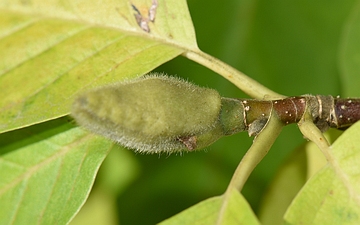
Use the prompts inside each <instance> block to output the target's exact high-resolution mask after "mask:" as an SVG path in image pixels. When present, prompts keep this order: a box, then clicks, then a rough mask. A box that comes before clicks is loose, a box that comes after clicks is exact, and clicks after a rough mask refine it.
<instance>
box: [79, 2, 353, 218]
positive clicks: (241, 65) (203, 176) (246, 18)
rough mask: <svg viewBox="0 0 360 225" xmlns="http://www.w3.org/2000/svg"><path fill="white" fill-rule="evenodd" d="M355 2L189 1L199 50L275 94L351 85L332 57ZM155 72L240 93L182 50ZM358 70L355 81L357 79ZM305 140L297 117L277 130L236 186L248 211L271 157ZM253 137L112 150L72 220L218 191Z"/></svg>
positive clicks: (134, 212) (170, 206)
mask: <svg viewBox="0 0 360 225" xmlns="http://www.w3.org/2000/svg"><path fill="white" fill-rule="evenodd" d="M357 2H358V1H354V0H345V1H340V0H330V1H329V0H326V1H325V0H318V1H310V0H294V1H281V0H270V1H269V0H266V1H261V0H259V1H255V0H226V1H218V0H207V1H200V0H188V5H189V10H190V13H191V16H192V18H193V23H194V26H195V30H196V34H197V41H198V45H199V47H200V49H202V50H203V51H205V52H207V53H209V54H211V55H213V56H215V57H217V58H219V59H220V60H222V61H224V62H226V63H228V64H230V65H231V66H233V67H235V68H237V69H238V70H240V71H242V72H244V73H246V74H247V75H249V76H250V77H252V78H254V79H256V80H257V81H259V82H260V83H262V84H263V85H265V86H267V87H268V88H270V89H272V90H274V91H276V92H278V93H281V94H284V95H288V96H293V95H302V94H324V95H329V94H330V95H334V96H336V95H341V94H342V93H345V92H346V93H354V92H348V91H346V90H345V89H346V85H344V83H343V74H342V73H341V65H340V60H339V58H340V54H341V51H342V49H341V46H342V44H341V43H342V39H343V38H344V30H345V28H346V23H347V21H348V19H349V17H350V14H351V13H352V11H354V7H355V6H356V5H359V4H357ZM156 71H159V72H165V73H167V74H171V75H176V76H181V77H184V78H186V79H188V80H190V81H193V82H195V83H196V84H199V85H201V86H205V87H210V88H214V89H216V90H218V91H219V92H220V93H221V95H222V96H226V97H235V98H245V97H247V96H245V95H244V94H243V93H242V92H241V90H238V89H237V88H236V87H235V86H234V85H232V84H231V83H230V82H228V81H227V80H225V79H224V78H222V77H221V76H219V75H217V74H215V73H213V72H212V71H210V70H208V69H206V68H204V67H202V66H201V65H198V64H196V63H194V62H192V61H189V60H187V59H186V58H184V57H178V58H176V59H174V60H172V61H170V62H168V63H166V64H164V65H162V66H161V67H159V68H157V69H156ZM358 77H359V78H358V79H357V80H354V82H358V83H359V82H360V76H358ZM357 93H358V92H357ZM304 142H305V140H304V139H303V137H302V134H301V133H300V132H299V131H298V129H297V127H296V125H291V126H288V127H286V128H284V130H283V131H282V134H281V135H280V137H279V138H278V140H277V141H276V142H275V144H274V146H273V147H272V149H271V151H270V152H269V154H268V155H267V156H266V157H265V159H264V160H263V161H262V162H261V163H260V164H259V166H258V167H257V168H256V169H255V171H254V172H253V174H252V175H251V177H250V179H249V180H248V182H247V184H246V185H245V187H244V190H243V192H242V193H243V195H244V196H245V198H246V199H247V200H248V201H249V203H250V205H251V206H252V208H253V210H254V211H255V212H257V210H258V208H259V203H260V201H261V198H262V196H263V195H264V192H265V191H266V188H267V185H268V184H269V182H270V181H271V179H272V178H273V176H274V175H275V173H276V170H277V168H278V167H279V165H280V164H281V163H282V162H284V160H285V159H286V157H287V156H289V154H290V153H291V152H292V151H293V150H294V149H295V148H296V147H297V146H299V145H300V144H301V143H304ZM251 143H252V138H249V137H248V135H247V133H240V134H237V135H233V136H230V137H226V138H222V139H221V140H219V141H218V142H216V143H215V144H213V145H212V146H210V147H208V148H207V149H205V151H199V152H195V153H185V154H182V155H170V156H168V155H160V156H159V155H141V154H135V153H133V152H132V151H128V150H125V149H114V150H113V151H112V152H111V153H110V155H109V157H107V159H106V161H105V162H104V164H103V166H102V168H101V171H100V173H99V176H98V179H97V181H96V184H95V186H94V191H93V194H92V196H91V197H90V199H89V203H88V206H85V207H84V209H83V210H82V211H83V212H81V213H80V215H79V217H78V218H76V219H75V221H74V224H75V223H76V222H77V221H81V217H82V216H83V215H85V212H86V210H88V209H90V208H91V206H90V205H91V202H96V204H95V203H94V204H95V205H97V208H98V209H97V210H98V211H101V209H99V208H102V209H103V211H106V213H107V214H106V213H105V214H106V216H105V217H106V220H107V224H117V223H121V224H143V225H145V224H155V223H157V222H160V221H162V220H164V219H166V218H168V217H171V216H172V215H174V214H176V213H178V212H180V211H181V210H184V209H186V208H188V207H190V206H192V205H194V204H196V203H198V202H200V201H202V200H204V199H207V198H209V197H212V196H216V195H221V194H222V193H223V192H224V191H225V189H226V187H227V185H228V183H229V181H230V179H231V176H232V174H233V172H234V170H235V168H236V166H237V165H238V163H239V162H240V160H241V158H242V156H243V155H244V154H245V152H246V151H247V149H248V148H249V147H250V145H251ZM96 196H102V197H99V198H97V197H96ZM104 196H107V197H108V198H109V201H108V202H106V201H104V199H107V198H106V197H104ZM114 197H116V201H115V200H114ZM96 199H102V200H101V201H103V203H101V202H100V200H99V201H96ZM109 202H111V204H112V205H113V206H116V207H117V209H116V210H115V211H114V209H113V208H112V209H108V208H107V207H108V206H109ZM102 204H103V206H102ZM111 204H110V205H111ZM82 214H83V215H82ZM99 214H101V213H100V212H99ZM85 217H86V216H85ZM87 217H88V218H89V216H87ZM94 221H95V220H94V219H93V220H92V222H94ZM93 224H94V223H93ZM102 224H106V223H105V222H104V221H103V222H102Z"/></svg>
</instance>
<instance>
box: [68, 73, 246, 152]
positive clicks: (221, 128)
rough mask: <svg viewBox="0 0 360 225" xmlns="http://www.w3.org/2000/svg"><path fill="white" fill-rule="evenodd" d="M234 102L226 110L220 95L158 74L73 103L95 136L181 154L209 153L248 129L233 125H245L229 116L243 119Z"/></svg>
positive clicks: (78, 119)
mask: <svg viewBox="0 0 360 225" xmlns="http://www.w3.org/2000/svg"><path fill="white" fill-rule="evenodd" d="M229 102H231V101H230V100H226V101H225V102H224V103H223V104H224V105H225V106H226V107H225V108H226V110H222V99H221V97H220V96H219V94H218V93H217V92H216V91H215V90H212V89H208V88H201V87H198V86H196V85H194V84H191V83H189V82H186V81H184V80H181V79H179V78H173V77H166V76H156V75H155V76H154V75H152V76H144V77H142V78H138V79H134V80H131V81H128V82H124V83H118V84H113V85H109V86H105V87H101V88H98V89H95V90H91V91H88V92H86V93H83V94H81V95H80V96H78V98H77V99H76V100H75V102H74V104H73V107H72V116H73V117H74V118H75V120H76V122H77V123H78V124H79V125H81V126H83V127H84V128H86V129H88V130H89V131H92V132H94V133H96V134H100V135H103V136H105V137H107V138H109V139H111V140H114V141H116V142H118V143H120V144H121V145H123V146H126V147H129V148H132V149H135V150H136V151H139V152H146V153H158V152H176V151H183V150H195V149H200V148H204V147H206V146H208V145H210V144H211V143H213V142H214V141H216V140H217V139H218V138H220V137H222V136H224V135H228V134H232V133H233V132H234V131H239V130H244V129H245V128H244V127H245V126H244V125H243V123H240V124H239V127H237V128H233V124H232V125H231V124H230V125H229V122H230V123H234V122H236V123H239V119H235V121H234V119H229V118H228V117H229V115H230V116H232V117H234V116H236V117H237V118H239V115H241V116H242V114H243V113H242V111H238V110H235V111H234V110H232V109H229V107H228V106H231V104H232V103H229ZM230 108H231V107H230ZM238 113H240V114H239V115H234V114H238ZM224 118H225V119H224ZM222 121H225V122H227V124H223V123H222ZM240 122H241V121H240Z"/></svg>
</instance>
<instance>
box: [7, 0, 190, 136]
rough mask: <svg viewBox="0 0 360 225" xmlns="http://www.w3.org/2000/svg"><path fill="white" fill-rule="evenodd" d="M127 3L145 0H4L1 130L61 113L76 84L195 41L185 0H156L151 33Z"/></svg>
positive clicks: (127, 71)
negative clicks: (141, 25)
mask: <svg viewBox="0 0 360 225" xmlns="http://www.w3.org/2000/svg"><path fill="white" fill-rule="evenodd" d="M149 2H150V1H149ZM150 3H151V2H150ZM131 4H133V5H134V6H136V7H137V8H139V9H147V7H150V5H149V6H147V5H144V2H143V1H132V2H131V3H130V1H120V2H119V1H107V2H98V3H95V2H91V3H90V2H83V1H71V2H68V3H66V4H64V3H63V1H55V2H54V1H52V2H51V3H49V2H44V1H35V2H31V4H27V3H24V2H23V1H11V2H8V1H6V0H1V1H0V37H1V40H0V58H1V59H2V60H1V62H0V89H1V93H0V97H1V98H0V99H1V100H0V111H1V112H2V113H1V114H0V132H4V131H8V130H13V129H16V128H20V127H24V126H28V125H31V124H35V123H39V122H42V121H46V120H49V119H53V118H57V117H60V116H63V115H66V114H68V113H69V110H70V104H71V102H72V101H73V99H74V95H75V94H76V92H78V91H79V90H82V89H84V88H91V87H96V86H99V85H103V84H107V83H113V82H116V81H120V80H123V79H125V78H132V77H136V76H140V75H143V74H145V73H147V72H149V71H150V70H152V69H154V68H155V67H157V66H158V65H161V64H163V63H164V62H166V61H168V60H170V59H172V58H174V57H176V56H177V55H179V54H181V53H182V52H183V48H185V47H186V48H196V41H195V34H194V30H193V27H192V22H191V20H190V15H189V13H188V11H187V6H186V1H177V0H176V1H175V0H173V1H166V2H165V1H162V0H159V7H158V9H157V14H156V20H155V22H154V23H152V22H151V23H150V24H149V25H150V28H151V31H150V33H147V32H145V31H143V30H142V29H141V28H140V27H139V25H138V24H137V22H136V20H135V16H134V15H135V14H136V12H135V11H134V9H133V8H132V6H131ZM140 11H141V10H140ZM159 52H161V54H159ZM39 109H41V110H39Z"/></svg>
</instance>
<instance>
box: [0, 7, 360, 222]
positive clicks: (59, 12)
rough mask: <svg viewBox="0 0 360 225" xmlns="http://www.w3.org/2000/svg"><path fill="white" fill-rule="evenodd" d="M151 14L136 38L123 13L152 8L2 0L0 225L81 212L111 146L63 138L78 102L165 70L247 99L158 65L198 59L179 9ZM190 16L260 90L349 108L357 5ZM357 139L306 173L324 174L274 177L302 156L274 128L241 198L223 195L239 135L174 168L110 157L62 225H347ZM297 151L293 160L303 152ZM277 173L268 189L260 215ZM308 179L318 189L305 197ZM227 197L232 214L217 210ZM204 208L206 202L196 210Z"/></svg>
mask: <svg viewBox="0 0 360 225" xmlns="http://www.w3.org/2000/svg"><path fill="white" fill-rule="evenodd" d="M158 1H159V4H160V6H159V8H158V10H157V15H156V20H155V22H154V23H149V26H150V29H151V32H150V34H148V33H146V32H144V31H143V30H142V29H141V28H140V27H139V26H138V24H137V22H136V19H135V17H134V13H135V12H134V10H133V9H132V7H131V3H132V4H134V5H136V7H137V8H138V9H139V11H140V12H141V13H142V14H146V12H147V9H148V8H149V7H150V4H151V1H150V0H149V1H143V0H138V1H137V0H133V1H131V3H130V1H112V0H106V1H86V2H82V1H66V2H64V1H55V2H54V1H52V2H51V3H50V2H48V1H20V0H19V1H8V0H0V58H1V60H0V90H1V92H0V97H1V98H0V132H1V134H0V154H1V158H0V208H1V209H2V210H1V212H0V223H1V224H8V223H13V224H23V221H26V223H29V224H30V223H39V224H53V223H55V222H56V223H59V224H63V223H67V222H69V221H70V220H71V218H73V217H74V216H75V215H76V214H77V212H78V211H79V210H80V208H81V206H82V205H83V203H84V202H85V200H86V198H87V195H88V193H89V191H90V189H91V187H92V184H93V182H94V179H95V175H96V173H97V170H98V168H99V166H100V164H101V163H102V161H103V159H104V158H105V156H106V155H107V154H108V152H109V150H110V149H111V148H112V146H113V145H112V144H111V143H110V142H108V141H106V140H104V139H102V138H100V137H96V136H94V135H90V134H88V133H86V132H85V131H83V130H81V129H79V128H76V127H74V125H71V122H70V123H69V121H68V120H67V117H64V118H61V119H56V118H59V117H62V116H64V115H67V114H68V113H69V111H70V106H71V103H72V102H73V100H74V99H75V96H76V94H77V93H78V92H81V91H83V90H88V89H90V88H93V87H98V86H101V85H104V84H108V83H113V82H118V81H121V80H124V79H130V78H135V77H137V76H140V75H142V74H145V73H148V72H149V71H151V70H153V69H155V68H156V67H158V66H159V65H162V64H163V65H162V66H161V67H160V68H158V69H157V70H158V71H161V72H163V71H166V73H168V74H174V75H179V76H184V77H187V78H188V79H190V80H193V81H195V82H196V83H197V84H200V85H202V86H207V87H211V88H214V89H216V90H218V91H219V92H220V94H221V95H222V96H229V97H238V96H242V97H245V95H244V94H243V92H241V91H240V90H238V89H237V88H235V86H233V85H232V84H231V83H230V82H227V81H226V80H224V79H223V78H221V77H220V76H218V75H217V74H215V73H214V72H211V71H209V70H207V69H206V68H204V67H201V66H198V65H196V64H194V63H193V62H191V61H188V60H186V59H184V58H176V59H174V60H172V61H170V62H168V63H165V62H167V61H169V60H171V59H173V58H175V57H176V56H178V55H180V54H183V53H186V52H188V51H197V47H196V46H197V45H196V40H195V32H194V29H193V27H192V21H191V18H190V15H189V13H188V9H187V6H186V1H179V0H174V1H166V4H164V2H165V1H161V0H158ZM188 4H189V9H190V10H191V14H192V19H193V22H194V24H195V28H196V29H195V30H196V34H197V36H196V38H197V40H198V43H199V45H200V47H201V48H202V49H203V50H204V51H205V52H208V53H211V55H214V56H216V57H218V58H220V59H222V60H224V61H226V62H227V63H229V64H231V65H233V66H234V67H236V68H237V69H239V70H241V71H243V72H245V73H247V74H249V75H250V76H251V77H253V78H254V79H256V80H258V81H260V82H261V83H262V84H264V85H265V86H267V87H269V88H270V89H272V90H275V91H276V92H279V93H282V94H285V95H301V94H306V93H312V94H325V95H326V94H332V95H338V94H342V95H346V96H352V97H356V96H360V92H359V88H358V85H357V84H359V83H360V76H358V74H359V72H358V71H359V60H358V55H359V51H360V50H359V48H360V47H359V46H360V45H359V42H358V40H359V29H358V27H359V26H360V17H359V14H360V13H359V11H360V2H359V1H357V0H346V1H339V0H338V1H331V2H329V1H325V0H320V1H316V2H314V1H300V0H297V1H291V2H290V1H289V2H287V1H280V0H273V1H238V0H229V1H225V2H224V1H215V0H212V1H207V2H206V7H204V2H203V1H192V0H190V1H188ZM185 55H186V54H185ZM164 63H165V64H164ZM213 63H214V64H215V62H213ZM221 75H224V74H221ZM227 75H229V74H227ZM225 77H226V76H225ZM247 86H249V85H247ZM264 92H267V90H265V91H263V92H261V93H264ZM246 93H247V94H249V92H248V91H246ZM250 94H251V93H250ZM253 96H255V97H256V96H261V94H253ZM34 124H38V125H34ZM359 129H360V127H359V125H358V124H357V125H355V126H353V127H351V128H350V129H349V130H347V131H346V132H344V133H343V134H342V135H341V137H340V138H339V139H338V140H337V141H335V142H334V145H333V146H332V148H331V155H332V156H333V160H332V161H329V162H328V163H327V164H326V165H325V167H323V168H322V169H321V170H320V171H319V172H317V169H314V168H321V167H322V165H324V162H317V160H315V159H316V158H317V157H318V156H317V155H315V154H313V151H307V152H306V155H301V157H290V158H289V161H287V164H286V165H287V166H283V167H279V165H280V163H281V162H282V161H283V160H285V159H286V156H287V155H288V154H290V152H292V151H293V149H295V147H296V146H298V145H300V143H301V142H303V140H302V135H301V133H300V132H298V130H297V129H296V126H292V127H289V128H285V129H284V131H283V133H282V134H281V135H280V137H279V138H278V140H277V142H276V143H275V144H274V146H273V147H272V151H270V153H269V154H268V155H267V157H265V158H264V160H263V161H262V162H261V163H260V164H259V166H258V167H257V169H256V170H255V171H254V173H253V174H252V176H251V177H250V179H249V180H248V182H247V184H246V185H245V187H244V189H243V190H242V194H243V195H244V197H245V198H243V196H242V195H240V194H239V193H238V192H236V191H234V190H233V189H230V191H227V192H226V194H224V195H221V194H223V193H224V191H225V190H226V187H227V185H228V183H229V180H230V177H231V175H232V174H233V173H234V169H235V167H236V165H237V164H238V163H239V161H240V159H241V157H242V156H243V154H244V153H245V151H246V150H247V149H248V147H249V146H250V144H251V142H252V139H250V138H248V137H247V135H246V134H240V135H235V136H232V137H228V138H224V139H222V140H220V141H218V142H217V143H215V144H214V145H212V146H211V147H209V148H208V150H207V151H206V152H199V153H191V154H185V155H184V156H183V157H176V156H175V155H172V156H170V157H159V156H157V155H134V154H132V153H130V152H128V150H126V149H121V148H116V149H114V150H112V152H111V153H110V156H111V159H110V157H108V158H107V159H106V160H105V162H104V164H103V166H102V170H103V171H101V170H100V173H99V176H98V180H97V181H98V182H97V183H96V185H95V186H94V189H93V193H94V194H93V195H90V197H89V201H88V202H87V203H88V204H85V206H84V207H83V208H82V210H81V211H80V213H79V214H78V216H79V217H78V218H76V219H74V220H73V222H74V224H75V223H78V224H82V223H84V222H83V220H81V218H83V219H84V220H86V219H89V218H91V216H99V217H101V218H111V219H109V220H108V221H107V222H108V224H116V223H117V219H118V220H120V221H121V223H124V224H154V223H157V222H160V221H162V220H165V219H166V218H169V217H171V216H173V215H174V214H176V213H178V212H180V211H182V210H184V209H186V208H188V207H190V206H191V205H194V204H196V203H198V202H200V203H198V205H195V206H193V207H191V208H190V209H188V210H185V211H184V212H183V213H181V214H179V215H176V216H174V217H173V218H170V219H168V220H166V221H164V222H163V224H167V223H169V224H170V223H175V224H179V223H181V221H185V222H186V223H187V222H190V221H191V222H194V224H195V222H197V223H198V224H201V221H207V220H202V219H200V221H199V219H197V218H202V217H199V216H201V215H204V216H205V217H206V216H207V215H210V216H209V217H206V218H207V219H208V221H220V222H219V223H218V224H221V221H223V224H225V222H227V219H232V222H231V223H234V224H236V223H238V222H239V221H245V223H246V224H251V222H253V223H254V224H257V223H258V222H257V219H256V218H255V214H254V213H253V212H252V210H251V208H250V206H251V207H252V209H253V211H255V212H257V211H258V209H260V213H256V214H258V215H259V220H260V221H261V222H262V223H264V224H266V222H267V223H269V221H268V220H269V218H271V219H274V221H280V222H282V221H284V222H286V223H291V224H297V223H300V222H307V223H310V224H319V223H321V224H322V223H324V224H325V223H327V222H328V223H334V224H339V221H341V222H344V221H345V219H347V221H348V224H351V223H353V224H356V222H358V221H359V218H360V217H359V215H360V212H359V211H358V209H359V201H358V199H359V193H360V191H359V184H358V183H357V179H356V174H358V172H359V168H358V163H357V162H358V161H359V160H358V158H357V157H358V156H357V152H358V150H359V147H358V146H359V143H357V141H358V140H357V139H358V137H357V136H356V134H358V133H359V132H360V131H359ZM329 135H332V133H331V132H330V133H329ZM303 146H305V147H301V148H299V149H300V150H299V151H301V150H302V151H305V149H307V147H306V146H308V144H306V145H303ZM113 152H120V153H121V156H122V157H119V156H116V154H115V155H114V153H113ZM303 153H304V152H303ZM297 154H299V153H297ZM294 158H295V159H294ZM290 159H291V160H290ZM114 161H115V162H114ZM118 165H121V167H120V166H118ZM109 168H111V169H109ZM277 170H278V172H279V173H278V174H279V175H277V176H276V179H274V183H273V184H270V188H269V190H270V191H269V192H268V194H266V198H264V199H265V200H263V201H261V198H262V196H263V195H264V193H265V187H266V185H267V184H269V183H270V181H271V178H272V177H273V176H274V175H275V173H276V171H277ZM310 171H311V172H310ZM281 174H283V175H284V176H283V177H285V178H283V177H282V176H280V175H281ZM310 174H315V175H314V176H312V177H311V178H310V179H309V180H308V182H307V183H306V185H305V186H304V187H303V185H304V184H305V182H306V180H307V179H308V178H309V177H310ZM115 175H118V176H115ZM280 178H282V179H280ZM290 179H291V180H290ZM284 180H285V181H288V183H287V184H288V185H287V184H286V183H285V184H284ZM277 181H278V182H277ZM281 181H282V182H281ZM302 187H303V188H302ZM301 188H302V189H301ZM300 189H301V191H300V192H299V194H298V195H297V196H296V198H295V200H294V201H292V199H293V198H294V197H295V195H296V194H297V193H298V190H300ZM271 190H277V191H271ZM281 193H286V195H285V196H284V195H281ZM219 195H221V196H219ZM225 195H226V196H227V197H228V198H226V199H230V200H231V201H232V202H226V201H225V203H224V201H223V200H224V199H225V197H224V196H225ZM99 196H100V197H99ZM213 196H219V197H213ZM277 196H279V197H277ZM210 197H212V198H210ZM208 198H210V199H208ZM115 199H117V202H115V201H116V200H115ZM204 199H208V200H205V201H203V202H201V201H202V200H204ZM245 199H246V200H247V201H248V202H249V204H248V203H247V202H246V201H245ZM269 199H270V200H269ZM279 199H280V200H279ZM283 199H284V201H282V200H283ZM284 202H285V203H284ZM290 202H292V203H291V206H290V207H289V204H290ZM320 202H323V203H324V204H319V203H320ZM227 203H230V204H227ZM87 205H88V206H87ZM99 208H101V209H109V210H104V211H102V210H100V209H99ZM234 208H236V210H235V211H234ZM239 209H241V210H239ZM117 210H118V211H117ZM238 210H239V211H238ZM286 210H287V212H286V214H285V211H286ZM94 212H96V213H94ZM213 212H217V213H218V214H217V215H214V213H213ZM229 212H232V213H230V216H229V214H228V213H229ZM239 212H241V213H239ZM86 213H87V215H86V216H84V214H86ZM102 213H103V214H102ZM100 214H101V215H100ZM117 215H119V218H117ZM266 215H273V217H268V216H266ZM284 215H285V217H284ZM306 215H309V217H307V218H303V217H302V216H306ZM283 217H284V218H285V219H283ZM219 218H220V219H219ZM221 218H222V220H221ZM312 218H314V219H313V220H312ZM90 221H96V220H95V219H90ZM354 221H355V222H354ZM104 223H105V222H104ZM229 223H230V222H228V224H229ZM207 224H208V223H207Z"/></svg>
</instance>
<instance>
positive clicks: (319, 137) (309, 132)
mask: <svg viewBox="0 0 360 225" xmlns="http://www.w3.org/2000/svg"><path fill="white" fill-rule="evenodd" d="M312 120H313V119H312V117H311V115H310V112H305V114H304V115H303V118H302V119H301V121H300V122H299V123H298V126H299V129H300V131H301V133H302V134H303V135H304V136H305V137H306V138H307V139H309V140H310V141H312V142H314V143H315V144H316V145H317V146H318V148H319V149H320V150H321V152H322V153H323V154H324V156H325V158H326V160H327V161H328V162H330V163H332V162H334V160H333V157H332V155H331V154H330V150H329V146H330V144H329V142H328V141H327V140H326V138H325V136H324V135H323V133H322V132H321V131H320V130H319V128H318V127H317V126H316V125H315V124H314V122H313V121H312Z"/></svg>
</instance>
